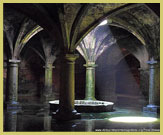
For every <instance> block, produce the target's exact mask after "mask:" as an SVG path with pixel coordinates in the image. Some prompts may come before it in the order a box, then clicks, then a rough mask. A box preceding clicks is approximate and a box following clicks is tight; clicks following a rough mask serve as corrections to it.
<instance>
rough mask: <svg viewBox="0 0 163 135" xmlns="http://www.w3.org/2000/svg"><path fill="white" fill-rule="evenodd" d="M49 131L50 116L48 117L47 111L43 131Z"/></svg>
mask: <svg viewBox="0 0 163 135" xmlns="http://www.w3.org/2000/svg"><path fill="white" fill-rule="evenodd" d="M50 130H51V116H49V110H48V111H46V112H45V114H44V131H50Z"/></svg>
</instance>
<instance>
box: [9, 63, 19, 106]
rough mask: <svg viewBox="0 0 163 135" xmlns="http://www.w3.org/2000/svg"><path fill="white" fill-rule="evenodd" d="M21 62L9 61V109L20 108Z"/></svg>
mask: <svg viewBox="0 0 163 135" xmlns="http://www.w3.org/2000/svg"><path fill="white" fill-rule="evenodd" d="M19 62H20V60H9V68H8V76H7V93H6V102H7V107H8V108H11V107H12V108H13V107H14V108H15V107H18V102H17V99H18V63H19Z"/></svg>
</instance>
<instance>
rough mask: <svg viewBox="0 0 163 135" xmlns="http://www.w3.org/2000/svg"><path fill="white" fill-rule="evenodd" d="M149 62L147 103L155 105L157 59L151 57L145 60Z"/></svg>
mask: <svg viewBox="0 0 163 135" xmlns="http://www.w3.org/2000/svg"><path fill="white" fill-rule="evenodd" d="M147 63H148V64H149V66H150V67H149V105H148V106H155V99H154V97H155V65H156V64H157V61H155V60H154V59H151V60H150V61H148V62H147Z"/></svg>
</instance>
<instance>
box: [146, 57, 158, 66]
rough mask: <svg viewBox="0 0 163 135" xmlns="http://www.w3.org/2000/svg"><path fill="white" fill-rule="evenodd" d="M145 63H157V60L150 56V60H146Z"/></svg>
mask: <svg viewBox="0 0 163 135" xmlns="http://www.w3.org/2000/svg"><path fill="white" fill-rule="evenodd" d="M147 64H149V65H154V64H157V61H156V60H154V58H153V57H152V58H151V59H150V61H147Z"/></svg>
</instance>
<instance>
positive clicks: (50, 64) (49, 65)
mask: <svg viewBox="0 0 163 135" xmlns="http://www.w3.org/2000/svg"><path fill="white" fill-rule="evenodd" d="M43 68H48V69H49V68H55V66H53V63H46V64H45V66H43Z"/></svg>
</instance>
